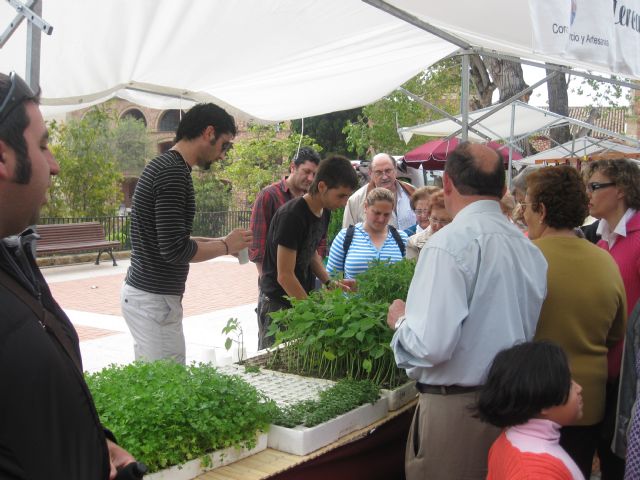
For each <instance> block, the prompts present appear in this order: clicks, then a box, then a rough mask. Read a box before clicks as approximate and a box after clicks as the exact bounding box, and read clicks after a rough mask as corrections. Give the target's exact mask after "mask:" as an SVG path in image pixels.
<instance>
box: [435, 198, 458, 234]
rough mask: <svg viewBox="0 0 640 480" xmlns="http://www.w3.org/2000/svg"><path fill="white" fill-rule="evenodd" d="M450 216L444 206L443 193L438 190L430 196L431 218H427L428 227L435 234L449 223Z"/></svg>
mask: <svg viewBox="0 0 640 480" xmlns="http://www.w3.org/2000/svg"><path fill="white" fill-rule="evenodd" d="M451 220H453V219H452V218H451V215H449V212H447V209H446V208H445V206H444V192H443V191H442V190H440V191H439V192H436V193H434V194H433V195H432V196H431V216H430V217H429V225H431V231H432V232H433V233H436V232H437V231H438V230H440V229H441V228H442V227H445V226H447V225H449V224H450V223H451Z"/></svg>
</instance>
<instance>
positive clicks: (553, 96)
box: [546, 69, 571, 144]
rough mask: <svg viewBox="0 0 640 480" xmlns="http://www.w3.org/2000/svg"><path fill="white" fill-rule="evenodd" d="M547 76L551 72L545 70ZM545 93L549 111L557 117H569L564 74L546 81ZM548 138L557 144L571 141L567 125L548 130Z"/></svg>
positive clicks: (551, 71)
mask: <svg viewBox="0 0 640 480" xmlns="http://www.w3.org/2000/svg"><path fill="white" fill-rule="evenodd" d="M546 72H547V75H550V74H551V73H553V70H549V69H547V70H546ZM547 93H548V98H549V111H550V112H554V113H557V114H559V115H564V116H565V117H568V116H569V94H568V92H567V79H566V77H565V76H564V74H556V75H554V76H553V77H551V78H550V79H549V80H547ZM549 137H550V138H551V140H553V141H554V142H557V143H559V144H562V143H565V142H568V141H569V140H571V131H570V129H569V125H562V126H559V127H555V128H552V129H550V130H549Z"/></svg>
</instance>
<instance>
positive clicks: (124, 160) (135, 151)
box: [112, 117, 154, 177]
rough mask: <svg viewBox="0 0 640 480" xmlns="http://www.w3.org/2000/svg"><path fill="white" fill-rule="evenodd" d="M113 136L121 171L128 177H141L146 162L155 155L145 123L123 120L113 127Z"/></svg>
mask: <svg viewBox="0 0 640 480" xmlns="http://www.w3.org/2000/svg"><path fill="white" fill-rule="evenodd" d="M112 136H113V150H114V154H115V158H116V160H117V163H118V166H119V168H120V171H121V172H122V173H123V174H125V175H127V176H135V177H137V176H139V175H140V174H141V173H142V170H143V169H144V166H145V163H146V160H148V159H150V158H151V157H153V155H154V149H153V145H152V143H151V141H150V139H149V137H148V135H147V127H146V126H145V124H144V122H142V121H141V120H136V119H135V118H132V117H124V118H121V119H119V120H117V121H116V122H115V125H113V127H112Z"/></svg>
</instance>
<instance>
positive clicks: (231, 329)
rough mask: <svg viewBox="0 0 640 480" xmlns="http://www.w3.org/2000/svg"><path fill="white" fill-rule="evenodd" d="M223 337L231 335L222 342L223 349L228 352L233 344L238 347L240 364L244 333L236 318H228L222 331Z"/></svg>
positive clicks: (240, 361) (239, 361)
mask: <svg viewBox="0 0 640 480" xmlns="http://www.w3.org/2000/svg"><path fill="white" fill-rule="evenodd" d="M222 334H223V335H233V336H228V337H227V338H226V340H225V341H224V348H225V349H226V350H227V351H229V350H230V349H231V347H232V346H233V344H234V343H235V344H236V345H238V363H240V364H242V362H243V358H242V352H243V350H244V331H243V330H242V325H241V324H240V322H238V319H237V318H230V319H229V320H227V324H226V325H225V326H224V328H223V329H222Z"/></svg>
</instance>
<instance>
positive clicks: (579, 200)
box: [527, 165, 589, 228]
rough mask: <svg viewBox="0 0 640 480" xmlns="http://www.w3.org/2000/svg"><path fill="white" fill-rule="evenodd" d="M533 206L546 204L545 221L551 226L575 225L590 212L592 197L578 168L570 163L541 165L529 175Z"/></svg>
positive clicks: (528, 184)
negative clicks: (590, 199) (590, 197)
mask: <svg viewBox="0 0 640 480" xmlns="http://www.w3.org/2000/svg"><path fill="white" fill-rule="evenodd" d="M527 195H528V197H529V199H530V200H531V209H532V210H533V211H534V212H539V211H540V209H541V207H540V205H541V204H544V206H545V208H546V210H547V213H546V215H545V217H544V223H545V224H547V225H548V226H550V227H551V228H576V227H579V226H580V225H582V223H583V222H584V219H585V218H587V215H588V214H589V207H588V204H589V197H587V191H586V189H585V187H584V183H583V182H582V179H581V178H580V174H579V173H578V171H577V170H576V169H575V168H573V167H571V166H569V165H559V166H557V167H544V168H539V169H538V170H536V171H535V172H533V173H531V174H530V175H529V176H528V177H527Z"/></svg>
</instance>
